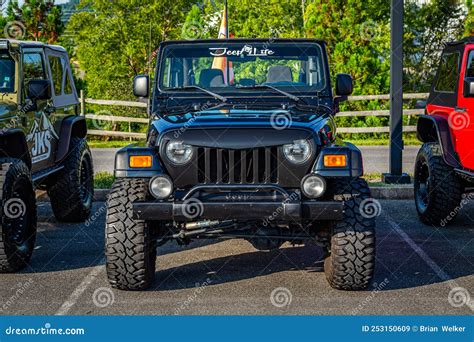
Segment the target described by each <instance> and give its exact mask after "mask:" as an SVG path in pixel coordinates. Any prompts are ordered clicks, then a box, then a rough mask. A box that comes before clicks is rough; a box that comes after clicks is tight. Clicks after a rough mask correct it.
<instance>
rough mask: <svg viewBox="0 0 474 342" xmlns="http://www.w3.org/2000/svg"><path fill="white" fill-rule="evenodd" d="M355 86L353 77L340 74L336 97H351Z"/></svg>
mask: <svg viewBox="0 0 474 342" xmlns="http://www.w3.org/2000/svg"><path fill="white" fill-rule="evenodd" d="M353 89H354V85H353V83H352V77H351V75H348V74H338V75H337V76H336V95H337V96H349V95H350V94H352V90H353Z"/></svg>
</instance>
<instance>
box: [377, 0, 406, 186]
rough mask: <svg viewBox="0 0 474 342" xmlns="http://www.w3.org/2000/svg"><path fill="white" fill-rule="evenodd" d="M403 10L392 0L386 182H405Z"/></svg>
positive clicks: (396, 1)
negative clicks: (388, 144)
mask: <svg viewBox="0 0 474 342" xmlns="http://www.w3.org/2000/svg"><path fill="white" fill-rule="evenodd" d="M403 10H404V0H392V5H391V14H390V15H391V21H390V25H391V33H390V50H391V52H390V54H391V56H390V173H384V174H383V175H382V180H383V181H384V183H388V184H407V183H410V181H411V179H410V176H408V175H407V174H406V173H403V168H402V167H403V163H402V161H403V121H402V120H403Z"/></svg>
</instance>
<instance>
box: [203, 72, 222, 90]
mask: <svg viewBox="0 0 474 342" xmlns="http://www.w3.org/2000/svg"><path fill="white" fill-rule="evenodd" d="M199 85H200V86H201V87H204V88H212V87H223V86H224V85H225V84H224V74H223V72H222V70H220V69H204V70H202V71H201V74H200V76H199Z"/></svg>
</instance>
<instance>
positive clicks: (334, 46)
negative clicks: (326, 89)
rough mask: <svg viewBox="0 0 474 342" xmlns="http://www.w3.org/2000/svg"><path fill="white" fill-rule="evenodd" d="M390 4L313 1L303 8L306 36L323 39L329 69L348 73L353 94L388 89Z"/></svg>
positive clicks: (382, 0) (380, 1) (382, 1)
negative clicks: (329, 64)
mask: <svg viewBox="0 0 474 342" xmlns="http://www.w3.org/2000/svg"><path fill="white" fill-rule="evenodd" d="M389 16H390V3H389V2H388V1H386V0H374V1H364V2H362V1H359V0H347V1H341V0H314V1H311V2H309V3H308V5H307V8H306V11H305V29H306V34H307V36H308V37H313V38H318V39H322V40H324V41H326V42H327V47H328V52H329V55H330V63H331V71H332V72H333V73H334V74H337V73H341V72H347V73H350V74H351V75H352V77H353V78H354V83H355V87H354V90H355V93H356V94H380V93H387V92H388V90H389V79H390V74H389V71H390V64H389V63H390V61H389V56H390V51H389V48H390V29H389V25H388V20H389Z"/></svg>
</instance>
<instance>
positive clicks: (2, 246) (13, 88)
mask: <svg viewBox="0 0 474 342" xmlns="http://www.w3.org/2000/svg"><path fill="white" fill-rule="evenodd" d="M0 96H1V98H0V201H1V206H0V210H1V214H2V215H1V220H0V272H3V273H5V272H15V271H18V270H20V269H22V268H24V267H25V266H26V265H27V264H28V262H29V260H30V258H31V254H32V252H33V248H34V244H35V240H36V196H35V193H36V192H35V191H36V190H46V191H47V192H48V195H49V197H50V199H51V205H52V208H53V211H54V215H55V216H56V218H57V219H58V220H59V221H65V222H82V221H84V220H86V219H87V218H88V217H89V215H90V210H91V205H92V199H93V167H92V156H91V153H90V150H89V147H88V146H87V142H86V134H87V127H86V122H85V118H84V117H82V116H80V115H79V114H80V110H79V109H80V108H79V107H80V106H79V100H78V97H77V92H76V89H75V86H74V81H73V76H72V71H71V68H70V63H69V58H68V55H67V52H66V50H64V49H63V48H62V47H59V46H50V45H46V44H42V43H38V42H23V41H22V42H20V41H15V40H0Z"/></svg>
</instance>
